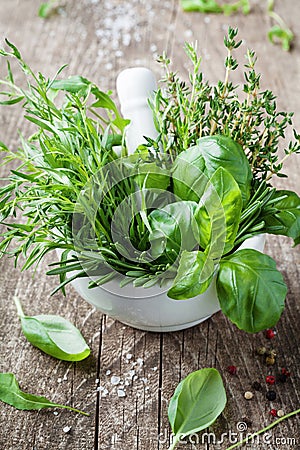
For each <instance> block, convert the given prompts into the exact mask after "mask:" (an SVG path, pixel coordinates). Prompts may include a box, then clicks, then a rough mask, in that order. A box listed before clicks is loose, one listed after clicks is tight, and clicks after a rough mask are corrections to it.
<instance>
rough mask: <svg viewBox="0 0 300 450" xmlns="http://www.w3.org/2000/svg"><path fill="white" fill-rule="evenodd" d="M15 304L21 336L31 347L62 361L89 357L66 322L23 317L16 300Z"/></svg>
mask: <svg viewBox="0 0 300 450" xmlns="http://www.w3.org/2000/svg"><path fill="white" fill-rule="evenodd" d="M15 302H16V306H17V309H18V314H19V317H20V321H21V326H22V331H23V334H24V336H25V337H26V339H27V340H28V341H29V342H30V343H31V344H32V345H34V346H35V347H37V348H39V349H40V350H42V351H43V352H45V353H47V355H50V356H53V357H54V358H57V359H61V360H63V361H81V360H83V359H85V358H87V357H88V356H89V354H90V352H91V351H90V348H89V347H88V345H87V343H86V342H85V340H84V338H83V337H82V335H81V333H80V331H79V330H78V329H77V328H76V327H74V325H72V324H71V323H70V322H69V321H68V320H66V319H64V318H63V317H60V316H55V315H38V316H33V317H29V316H25V315H24V314H23V311H22V308H21V305H20V302H19V301H18V299H16V298H15Z"/></svg>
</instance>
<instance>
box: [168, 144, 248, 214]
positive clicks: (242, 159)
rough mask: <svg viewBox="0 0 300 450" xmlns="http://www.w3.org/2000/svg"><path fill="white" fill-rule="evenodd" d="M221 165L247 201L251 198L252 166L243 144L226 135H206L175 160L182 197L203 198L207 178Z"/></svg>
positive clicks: (176, 181) (176, 186)
mask: <svg viewBox="0 0 300 450" xmlns="http://www.w3.org/2000/svg"><path fill="white" fill-rule="evenodd" d="M219 167H223V168H224V169H226V170H227V171H228V172H229V173H230V174H231V175H232V176H233V178H234V179H235V181H236V182H237V184H238V186H239V188H240V190H241V194H242V199H243V205H245V204H246V203H247V202H248V200H249V198H250V188H251V180H252V172H251V167H250V165H249V162H248V159H247V157H246V155H245V153H244V151H243V149H242V147H241V146H240V145H239V144H238V143H237V142H235V141H234V140H232V139H231V138H229V137H227V136H222V135H215V136H205V137H203V138H201V139H199V140H198V141H197V145H196V146H194V147H191V148H189V149H188V150H185V151H184V152H182V153H180V155H179V156H178V157H177V159H176V160H175V164H174V171H173V177H174V182H173V184H174V194H176V195H178V196H179V197H180V198H181V199H182V200H194V201H199V199H200V198H201V195H202V193H203V191H204V189H205V186H206V184H207V179H208V178H211V177H212V176H213V174H214V172H215V171H216V170H217V169H218V168H219ZM205 176H206V177H205ZM184 186H185V187H184Z"/></svg>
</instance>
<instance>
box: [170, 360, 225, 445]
mask: <svg viewBox="0 0 300 450" xmlns="http://www.w3.org/2000/svg"><path fill="white" fill-rule="evenodd" d="M226 402H227V398H226V392H225V389H224V385H223V381H222V378H221V375H220V373H219V372H218V371H217V370H216V369H212V368H205V369H201V370H197V371H195V372H192V373H190V374H189V375H188V376H187V377H186V378H184V379H183V380H182V381H181V382H180V383H179V384H178V386H177V388H176V389H175V392H174V395H173V397H172V398H171V400H170V403H169V408H168V417H169V422H170V425H171V428H172V431H173V433H174V435H175V440H177V441H178V440H179V439H180V438H181V437H184V436H187V435H189V434H192V433H197V432H199V431H201V430H204V429H205V428H207V427H209V426H210V425H212V424H213V423H214V422H215V420H216V419H217V417H218V416H219V415H220V414H221V412H222V411H223V410H224V408H225V406H226ZM172 448H174V447H172Z"/></svg>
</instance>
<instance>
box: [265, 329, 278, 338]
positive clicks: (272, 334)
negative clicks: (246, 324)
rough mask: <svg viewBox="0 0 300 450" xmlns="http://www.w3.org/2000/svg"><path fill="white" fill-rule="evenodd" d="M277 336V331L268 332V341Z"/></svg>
mask: <svg viewBox="0 0 300 450" xmlns="http://www.w3.org/2000/svg"><path fill="white" fill-rule="evenodd" d="M275 336H276V331H274V330H272V329H269V330H266V338H267V339H273V338H274V337H275Z"/></svg>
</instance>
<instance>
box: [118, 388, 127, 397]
mask: <svg viewBox="0 0 300 450" xmlns="http://www.w3.org/2000/svg"><path fill="white" fill-rule="evenodd" d="M118 397H126V393H125V391H124V390H123V389H118Z"/></svg>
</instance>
